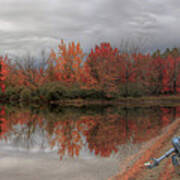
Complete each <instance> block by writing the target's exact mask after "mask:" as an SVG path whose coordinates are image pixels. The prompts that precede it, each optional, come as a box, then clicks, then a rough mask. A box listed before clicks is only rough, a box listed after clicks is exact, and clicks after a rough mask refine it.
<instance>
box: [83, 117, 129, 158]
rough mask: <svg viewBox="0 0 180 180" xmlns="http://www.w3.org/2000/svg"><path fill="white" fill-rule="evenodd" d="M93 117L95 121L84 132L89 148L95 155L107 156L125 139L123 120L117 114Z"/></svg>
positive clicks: (125, 131) (125, 132)
mask: <svg viewBox="0 0 180 180" xmlns="http://www.w3.org/2000/svg"><path fill="white" fill-rule="evenodd" d="M91 119H92V118H91ZM93 119H94V122H96V123H94V126H92V127H91V128H89V131H88V132H87V133H86V134H85V135H86V140H87V142H88V147H89V150H90V151H91V152H94V153H95V155H100V156H103V157H108V156H110V155H111V154H112V152H113V151H114V152H117V150H118V149H117V146H118V145H120V144H124V143H125V142H126V140H127V129H126V124H125V121H124V119H122V118H120V116H119V115H118V114H113V115H110V114H109V115H105V116H96V117H93Z"/></svg>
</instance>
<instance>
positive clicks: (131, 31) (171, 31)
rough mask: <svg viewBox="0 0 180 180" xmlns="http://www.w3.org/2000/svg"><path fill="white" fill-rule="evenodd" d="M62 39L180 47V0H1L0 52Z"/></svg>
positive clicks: (48, 46) (34, 49) (46, 46)
mask: <svg viewBox="0 0 180 180" xmlns="http://www.w3.org/2000/svg"><path fill="white" fill-rule="evenodd" d="M60 39H64V40H65V41H67V42H68V41H75V42H77V41H80V43H81V47H82V48H83V49H84V50H85V51H87V50H88V49H89V48H93V47H94V46H95V44H98V43H100V42H103V41H108V42H111V44H112V45H114V46H119V47H120V44H121V42H122V39H123V40H128V41H129V42H130V41H131V40H132V41H136V42H139V43H142V44H143V45H142V46H144V47H146V49H148V48H149V49H153V48H154V49H156V48H161V49H164V48H166V47H170V48H171V47H173V46H179V47H180V1H179V0H0V54H4V53H9V54H16V55H20V54H23V53H27V52H30V53H31V54H36V53H37V52H39V51H41V49H45V50H48V49H51V48H55V47H57V44H58V43H59V42H60ZM134 39H135V40H134Z"/></svg>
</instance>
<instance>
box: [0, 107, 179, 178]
mask: <svg viewBox="0 0 180 180" xmlns="http://www.w3.org/2000/svg"><path fill="white" fill-rule="evenodd" d="M0 109H1V124H0V125H1V131H0V150H1V152H3V153H4V157H8V158H9V157H11V161H12V156H13V158H14V157H16V158H17V157H18V158H22V157H28V156H29V157H31V159H32V158H34V159H37V158H39V157H41V159H42V160H43V159H47V158H49V160H48V159H47V160H48V161H50V160H52V159H53V158H54V159H58V162H59V163H62V162H67V161H69V160H70V159H71V163H72V161H78V160H81V161H82V160H83V162H87V163H89V164H86V166H87V169H88V167H91V166H92V167H91V168H93V166H94V164H96V165H98V163H99V167H98V168H100V169H101V168H102V169H103V168H104V167H103V166H102V165H103V164H106V168H107V170H106V169H104V171H107V174H106V173H105V174H106V175H105V176H103V177H102V179H104V178H105V177H106V176H110V175H113V174H114V173H115V172H117V171H118V162H120V161H122V160H123V159H125V158H126V157H127V156H129V155H131V154H133V153H136V152H137V151H138V150H139V148H140V147H141V145H142V144H143V143H146V142H147V141H149V140H150V139H151V138H153V137H156V136H158V135H159V134H160V133H161V131H162V129H163V128H164V127H166V126H168V125H169V124H170V123H171V122H173V120H175V119H176V118H178V117H180V107H147V108H142V107H133V108H127V107H126V108H122V107H89V108H87V107H86V108H72V107H69V108H67V107H66V108H62V107H51V108H49V109H42V108H41V109H40V108H36V109H35V108H15V107H9V106H0ZM14 160H15V159H13V161H14ZM23 160H25V159H21V161H23ZM102 161H103V162H102ZM91 162H93V163H91ZM79 164H82V163H81V162H80V163H79ZM16 165H17V163H15V165H14V166H16ZM112 165H114V166H117V168H115V167H114V168H115V169H114V170H113V171H111V172H109V174H108V168H109V167H112ZM52 166H53V165H52ZM54 166H55V165H54ZM84 166H85V165H84ZM7 167H9V165H7ZM67 167H69V165H68V166H67ZM69 168H70V167H69ZM71 168H72V167H71ZM94 168H95V167H94ZM96 169H97V168H95V169H94V171H93V169H92V172H91V171H90V170H89V171H90V172H91V173H95V174H98V173H99V172H95V171H96ZM89 171H88V172H89ZM3 172H4V171H3ZM80 172H81V169H80ZM77 176H78V175H77ZM87 177H88V176H87ZM99 177H100V176H99ZM64 179H67V177H66V178H64ZM69 179H71V178H69ZM94 179H95V178H94ZM97 179H101V178H98V175H97Z"/></svg>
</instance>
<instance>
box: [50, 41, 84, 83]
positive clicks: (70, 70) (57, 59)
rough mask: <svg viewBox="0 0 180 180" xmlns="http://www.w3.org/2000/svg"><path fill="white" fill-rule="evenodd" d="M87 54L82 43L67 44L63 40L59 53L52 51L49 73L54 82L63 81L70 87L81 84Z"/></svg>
mask: <svg viewBox="0 0 180 180" xmlns="http://www.w3.org/2000/svg"><path fill="white" fill-rule="evenodd" d="M84 56H85V54H84V53H83V50H82V49H81V47H80V43H79V42H78V43H77V44H75V43H74V42H71V43H69V44H68V46H67V45H66V43H65V42H64V41H63V40H61V43H60V44H59V45H58V52H57V53H56V52H55V51H54V50H52V51H51V54H50V58H49V61H48V65H49V66H48V69H47V72H48V74H49V76H50V75H51V76H53V77H51V78H53V80H57V81H61V82H64V83H66V84H67V85H70V84H72V83H79V82H80V81H81V75H82V66H81V64H82V61H83V58H84Z"/></svg>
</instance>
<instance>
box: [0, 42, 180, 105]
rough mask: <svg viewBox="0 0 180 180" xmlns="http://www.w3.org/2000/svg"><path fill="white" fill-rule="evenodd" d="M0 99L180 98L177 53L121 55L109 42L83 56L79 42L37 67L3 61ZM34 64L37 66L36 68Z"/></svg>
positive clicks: (30, 63) (53, 53)
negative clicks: (179, 96)
mask: <svg viewBox="0 0 180 180" xmlns="http://www.w3.org/2000/svg"><path fill="white" fill-rule="evenodd" d="M0 61H1V67H0V68H1V74H0V85H1V89H2V91H1V93H0V96H1V99H4V100H5V101H13V102H50V101H56V100H61V99H116V98H119V97H140V96H157V95H164V94H166V95H176V94H178V93H180V51H179V49H177V48H173V49H171V50H170V49H166V51H164V52H160V50H157V51H155V52H154V53H152V54H150V53H149V54H142V53H131V54H130V53H125V52H121V51H120V49H117V48H113V47H112V46H111V45H110V43H101V44H100V45H99V46H95V48H94V49H92V50H91V52H90V53H89V54H85V53H84V52H83V50H82V49H81V47H80V43H77V44H75V43H74V42H71V43H69V44H68V45H66V44H65V43H64V41H61V42H60V44H59V46H58V51H54V50H52V51H51V53H50V55H49V56H48V57H44V58H42V61H38V62H36V61H35V60H34V59H33V58H30V57H27V58H26V59H24V61H18V60H16V61H15V63H13V62H12V61H11V60H10V59H8V57H4V58H3V57H1V59H0ZM37 63H38V64H39V65H38V66H37Z"/></svg>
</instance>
